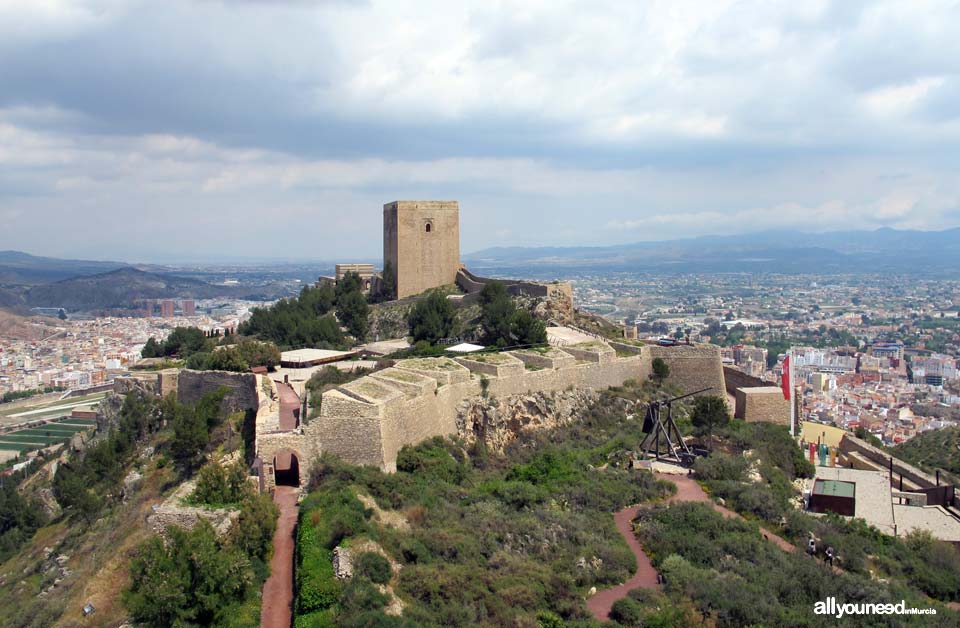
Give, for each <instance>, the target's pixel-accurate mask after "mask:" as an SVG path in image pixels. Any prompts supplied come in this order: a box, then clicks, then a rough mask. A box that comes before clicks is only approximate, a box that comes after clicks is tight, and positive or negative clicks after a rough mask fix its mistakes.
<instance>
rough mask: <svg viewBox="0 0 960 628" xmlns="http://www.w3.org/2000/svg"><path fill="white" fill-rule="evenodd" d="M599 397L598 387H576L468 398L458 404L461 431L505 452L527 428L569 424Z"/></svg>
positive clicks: (458, 425)
mask: <svg viewBox="0 0 960 628" xmlns="http://www.w3.org/2000/svg"><path fill="white" fill-rule="evenodd" d="M599 398H600V393H599V392H597V391H596V390H590V389H573V390H563V391H556V392H535V393H530V394H526V395H512V396H508V397H503V398H497V397H476V398H472V399H465V400H464V401H462V402H461V403H460V405H459V406H458V407H457V419H456V421H457V433H458V434H459V435H460V436H461V437H462V438H463V439H464V440H465V441H467V442H468V443H473V442H474V441H476V440H478V439H479V440H482V441H484V442H485V443H486V445H487V448H488V449H490V450H492V451H497V452H501V451H503V449H504V447H506V446H507V444H508V443H509V442H510V441H512V440H513V439H515V438H517V436H518V435H520V433H521V432H523V431H524V430H531V429H543V428H552V427H558V426H561V425H566V424H568V423H570V422H571V421H573V420H575V419H577V418H579V417H580V416H581V415H582V414H583V413H584V412H585V411H586V410H587V409H588V408H589V407H590V406H591V405H592V404H593V403H594V402H596V401H597V399H599Z"/></svg>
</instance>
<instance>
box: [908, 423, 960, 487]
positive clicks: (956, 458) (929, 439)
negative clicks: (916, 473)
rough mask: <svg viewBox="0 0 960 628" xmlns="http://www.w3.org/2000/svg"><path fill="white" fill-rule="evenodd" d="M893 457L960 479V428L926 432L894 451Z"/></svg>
mask: <svg viewBox="0 0 960 628" xmlns="http://www.w3.org/2000/svg"><path fill="white" fill-rule="evenodd" d="M892 452H893V455H894V456H896V457H897V458H900V459H901V460H904V461H906V462H909V463H910V464H914V465H916V466H918V467H920V468H923V469H929V470H934V469H943V470H944V471H947V472H949V473H951V474H953V475H955V476H957V477H960V427H946V428H943V429H942V430H932V431H929V432H924V433H923V434H920V435H918V436H915V437H914V438H911V439H910V440H908V441H907V442H905V443H901V444H899V445H897V446H896V447H894V448H893V449H892Z"/></svg>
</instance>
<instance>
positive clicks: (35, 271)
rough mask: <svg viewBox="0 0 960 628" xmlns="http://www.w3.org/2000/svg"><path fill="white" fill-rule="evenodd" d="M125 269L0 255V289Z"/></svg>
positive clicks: (113, 264)
mask: <svg viewBox="0 0 960 628" xmlns="http://www.w3.org/2000/svg"><path fill="white" fill-rule="evenodd" d="M125 266H129V264H125V263H123V262H93V261H89V260H76V259H57V258H55V257H39V256H36V255H30V254H29V253H21V252H20V251H0V285H4V284H6V285H10V284H22V285H33V284H39V283H49V282H51V281H59V280H61V279H69V278H71V277H80V276H83V275H96V274H98V273H105V272H108V271H111V270H116V269H118V268H122V267H125Z"/></svg>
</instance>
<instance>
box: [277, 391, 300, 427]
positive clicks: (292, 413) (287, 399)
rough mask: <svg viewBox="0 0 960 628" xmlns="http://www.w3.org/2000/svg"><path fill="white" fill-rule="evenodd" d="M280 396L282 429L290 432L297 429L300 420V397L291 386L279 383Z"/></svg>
mask: <svg viewBox="0 0 960 628" xmlns="http://www.w3.org/2000/svg"><path fill="white" fill-rule="evenodd" d="M277 392H278V393H279V394H280V429H281V430H282V431H284V432H289V431H292V430H295V429H297V425H298V423H299V419H300V397H298V396H297V392H296V391H295V390H294V389H293V386H291V385H290V384H285V383H283V382H277Z"/></svg>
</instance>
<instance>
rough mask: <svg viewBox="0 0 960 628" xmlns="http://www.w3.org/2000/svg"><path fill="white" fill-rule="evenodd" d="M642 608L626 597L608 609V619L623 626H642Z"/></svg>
mask: <svg viewBox="0 0 960 628" xmlns="http://www.w3.org/2000/svg"><path fill="white" fill-rule="evenodd" d="M643 615H644V608H643V606H641V605H640V603H639V602H637V601H636V600H632V599H630V598H628V597H625V598H623V599H620V600H617V601H616V602H614V603H613V607H612V608H611V609H610V619H612V620H613V621H615V622H617V623H619V624H623V625H624V626H642V625H643Z"/></svg>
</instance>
